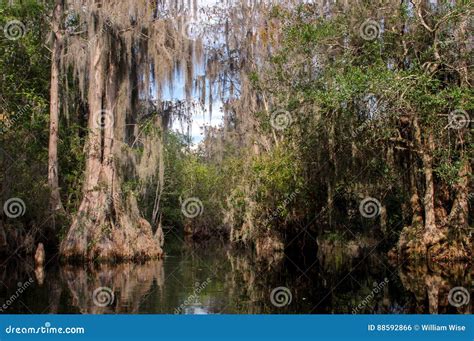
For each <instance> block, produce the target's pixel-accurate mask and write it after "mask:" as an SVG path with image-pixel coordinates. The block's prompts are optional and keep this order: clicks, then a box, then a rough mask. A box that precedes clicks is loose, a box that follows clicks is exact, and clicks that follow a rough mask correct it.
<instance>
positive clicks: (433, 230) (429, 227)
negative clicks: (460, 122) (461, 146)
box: [413, 114, 441, 246]
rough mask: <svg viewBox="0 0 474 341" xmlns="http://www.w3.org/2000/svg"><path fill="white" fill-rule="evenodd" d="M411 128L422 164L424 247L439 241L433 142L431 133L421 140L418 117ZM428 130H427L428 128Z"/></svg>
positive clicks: (415, 117)
mask: <svg viewBox="0 0 474 341" xmlns="http://www.w3.org/2000/svg"><path fill="white" fill-rule="evenodd" d="M413 127H414V129H415V131H414V137H415V142H416V144H417V147H418V149H419V151H420V153H421V159H422V162H423V174H424V176H425V194H424V197H423V209H424V212H425V226H424V234H423V243H424V244H425V245H426V246H430V245H433V244H436V243H437V242H438V241H439V240H440V239H441V233H440V231H439V230H438V228H437V226H436V214H435V205H434V202H435V200H434V199H435V187H434V179H433V152H434V140H433V133H432V132H428V133H427V135H428V136H427V137H426V138H425V139H423V137H422V135H421V128H420V125H419V122H418V117H417V116H416V114H415V116H414V118H413ZM428 129H429V128H428Z"/></svg>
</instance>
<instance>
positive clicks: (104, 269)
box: [0, 236, 473, 314]
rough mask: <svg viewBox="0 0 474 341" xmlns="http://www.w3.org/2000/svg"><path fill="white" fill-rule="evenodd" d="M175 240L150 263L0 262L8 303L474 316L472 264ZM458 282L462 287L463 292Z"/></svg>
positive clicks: (7, 309)
mask: <svg viewBox="0 0 474 341" xmlns="http://www.w3.org/2000/svg"><path fill="white" fill-rule="evenodd" d="M167 245H168V246H167V250H166V251H167V256H166V258H165V259H163V260H160V261H152V262H148V263H145V264H120V265H100V266H99V265H94V266H92V265H90V266H82V267H77V266H60V265H59V264H58V263H57V262H56V261H55V260H54V259H53V260H51V261H49V263H48V264H47V266H46V267H45V269H34V267H33V264H32V262H31V260H29V259H20V258H18V257H12V258H11V259H10V260H9V261H8V262H6V263H3V265H2V267H1V268H0V276H1V277H0V309H2V310H3V311H2V313H97V314H101V313H153V314H173V313H180V314H230V313H245V314H262V313H265V314H267V313H277V314H278V313H314V314H320V313H471V312H472V308H473V304H472V300H469V299H470V297H469V296H471V295H472V294H473V292H472V291H473V285H472V284H473V282H472V281H473V279H472V278H473V277H472V274H473V269H472V267H470V266H469V265H467V264H450V265H446V266H443V267H440V266H434V265H429V264H423V265H420V264H418V265H416V266H415V265H411V266H406V265H403V266H391V265H389V263H388V262H387V260H386V257H385V256H384V255H385V253H381V252H379V251H378V250H370V252H363V253H361V254H358V255H355V256H354V255H352V256H351V257H349V256H347V255H345V253H346V252H345V250H343V249H341V250H335V249H332V250H330V251H326V254H322V251H321V250H320V252H319V255H318V257H317V258H316V257H315V258H303V259H301V258H300V259H295V258H294V257H291V256H289V255H285V256H282V257H280V258H277V259H274V260H273V262H268V261H257V260H255V258H254V257H252V255H250V254H246V253H239V252H236V251H233V250H230V249H229V248H228V247H226V246H225V245H224V244H222V243H220V242H213V243H207V244H201V245H199V246H198V245H193V244H192V243H185V242H182V241H180V238H179V237H172V236H168V239H167ZM455 287H462V288H464V289H456V291H457V294H456V295H455V292H454V291H453V288H455ZM459 290H461V291H459ZM450 291H451V292H452V295H451V296H453V297H454V301H453V299H452V300H451V301H453V302H451V303H454V305H453V304H451V303H450V300H448V297H449V296H450V294H449V293H450ZM272 292H273V295H272ZM466 292H467V296H466ZM458 303H463V304H462V305H460V304H458ZM464 303H466V304H464ZM2 304H3V306H2ZM455 305H460V306H459V307H456V306H455Z"/></svg>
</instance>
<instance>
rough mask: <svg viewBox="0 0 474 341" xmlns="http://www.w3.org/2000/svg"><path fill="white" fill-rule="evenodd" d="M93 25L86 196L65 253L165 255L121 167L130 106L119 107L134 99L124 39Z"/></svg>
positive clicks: (105, 257)
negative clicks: (128, 190) (127, 186)
mask: <svg viewBox="0 0 474 341" xmlns="http://www.w3.org/2000/svg"><path fill="white" fill-rule="evenodd" d="M90 25H91V26H92V27H90V28H89V38H90V41H91V42H92V44H91V46H90V60H89V88H88V102H89V121H88V128H89V136H88V140H87V144H86V170H85V183H84V189H83V191H84V197H83V200H82V202H81V205H80V207H79V210H78V214H77V216H76V217H75V219H74V221H73V223H72V225H71V227H70V229H69V231H68V234H67V236H66V238H65V239H64V240H63V242H62V244H61V249H60V252H61V255H62V256H63V257H64V258H66V259H71V258H73V259H74V258H79V259H85V260H88V261H90V260H103V261H113V260H131V259H140V260H144V259H149V258H157V257H160V256H161V255H162V253H163V252H162V249H161V247H160V241H159V240H156V238H158V237H156V238H155V236H154V235H153V232H152V228H151V225H150V224H149V223H148V222H147V221H146V220H145V219H143V218H141V217H140V213H139V210H138V205H137V202H136V198H135V197H134V196H133V195H132V194H131V193H128V194H127V193H122V192H121V187H122V183H123V179H124V174H121V173H124V172H126V170H125V169H123V168H126V167H122V168H121V167H120V161H121V160H120V155H121V153H123V150H122V148H123V143H125V142H124V141H125V140H126V138H124V132H125V126H126V108H124V107H123V105H118V104H119V103H125V102H126V100H125V99H124V98H125V97H127V98H128V96H129V95H130V92H129V90H130V89H129V83H128V81H129V77H130V74H128V73H127V72H125V75H124V74H123V73H122V72H123V71H124V70H126V66H125V65H123V64H121V63H124V60H123V59H122V58H120V57H117V56H118V55H119V53H120V52H123V51H122V50H120V49H121V47H122V46H121V42H120V37H117V36H116V35H115V33H116V32H113V30H112V29H109V30H107V31H105V30H102V32H100V33H99V34H98V35H96V34H95V32H96V28H95V27H94V26H93V25H94V23H92V24H90ZM109 34H110V36H108V35H109ZM121 96H122V97H121ZM117 137H121V138H120V139H116V138H117ZM120 140H122V141H120Z"/></svg>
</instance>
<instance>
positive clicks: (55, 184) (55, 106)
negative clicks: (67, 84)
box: [48, 0, 64, 212]
mask: <svg viewBox="0 0 474 341" xmlns="http://www.w3.org/2000/svg"><path fill="white" fill-rule="evenodd" d="M62 15H63V0H56V4H55V6H54V9H53V22H52V26H53V27H52V31H53V46H52V53H51V92H50V112H49V124H50V127H49V148H48V185H49V188H50V191H51V195H50V207H51V210H52V211H53V212H58V211H60V212H63V211H64V208H63V205H62V203H61V196H60V193H59V179H58V173H59V171H58V130H59V75H60V71H59V70H60V62H61V52H62V49H63V35H62V33H61V18H62Z"/></svg>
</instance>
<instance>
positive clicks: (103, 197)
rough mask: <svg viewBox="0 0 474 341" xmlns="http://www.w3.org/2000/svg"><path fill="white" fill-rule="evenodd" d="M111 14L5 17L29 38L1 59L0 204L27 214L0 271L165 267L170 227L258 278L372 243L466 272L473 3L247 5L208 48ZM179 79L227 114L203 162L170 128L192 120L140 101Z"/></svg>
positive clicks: (142, 11) (9, 237)
mask: <svg viewBox="0 0 474 341" xmlns="http://www.w3.org/2000/svg"><path fill="white" fill-rule="evenodd" d="M84 3H88V2H87V1H85V2H84ZM92 3H94V4H92ZM102 5H103V6H98V5H97V4H96V3H95V2H91V4H89V7H88V8H87V10H85V11H83V12H84V13H81V12H80V10H78V9H77V8H76V7H75V6H73V5H72V4H69V3H68V2H67V1H66V2H63V1H59V0H58V1H49V2H48V1H46V2H44V4H42V5H39V4H38V3H37V2H36V1H33V0H30V1H23V2H22V3H20V4H15V5H13V6H10V5H8V4H7V1H2V7H1V12H0V23H1V24H2V26H4V25H6V24H7V22H9V21H11V20H13V19H15V20H19V21H20V22H21V23H23V24H24V25H25V28H26V30H25V34H24V35H23V36H22V37H21V38H20V39H15V40H12V39H8V37H5V36H3V37H2V38H1V41H0V44H1V47H2V48H1V49H0V53H1V54H2V55H1V58H0V68H1V72H2V77H3V78H2V83H1V85H0V87H1V93H2V106H1V111H2V112H1V115H2V116H1V118H2V124H3V130H2V134H1V141H2V142H1V150H0V151H1V153H2V156H1V163H2V171H1V173H0V182H1V186H2V203H4V202H6V201H7V200H8V199H9V198H13V197H15V198H22V199H23V200H24V202H25V204H26V205H25V206H26V213H25V214H24V215H23V216H22V217H19V218H16V219H11V218H9V217H8V216H5V215H2V218H1V221H0V224H1V225H0V230H1V231H0V232H1V233H0V237H1V239H2V241H1V242H2V247H3V252H5V253H9V252H12V250H17V249H21V250H23V251H24V252H27V253H28V252H33V251H34V248H35V245H36V244H37V243H38V242H43V243H46V244H47V245H48V247H49V248H52V249H54V248H58V247H59V245H61V253H62V254H63V256H64V257H65V258H86V259H97V258H102V259H106V260H110V259H130V258H148V257H157V256H160V255H161V254H162V252H161V246H163V238H162V232H161V230H162V228H163V227H164V228H173V229H177V230H180V231H184V233H185V234H186V235H187V236H190V237H191V238H192V239H194V240H203V239H209V238H212V237H219V238H223V239H224V240H228V241H229V242H230V243H231V244H232V245H233V246H235V247H244V248H249V249H252V250H255V252H256V254H257V256H258V257H259V258H262V259H269V258H272V259H275V258H278V257H279V256H278V255H279V254H280V253H281V252H282V251H285V250H286V251H288V252H296V253H300V254H303V253H313V254H315V253H316V252H317V248H318V246H317V244H319V247H320V248H324V247H328V244H334V243H339V242H343V243H345V245H349V242H351V241H356V244H357V246H356V247H361V246H363V245H368V244H371V243H374V239H375V240H377V243H382V244H383V245H384V247H385V249H386V251H389V250H390V249H391V251H390V256H391V257H393V258H399V259H401V258H406V257H409V258H410V257H416V258H420V257H421V258H423V257H426V256H427V255H428V256H429V257H430V258H431V259H435V260H438V261H442V260H446V259H449V260H454V259H456V260H466V259H470V258H471V255H472V239H471V237H472V234H471V233H470V227H472V195H471V192H472V153H473V148H472V147H473V141H472V134H471V133H472V131H471V121H470V118H471V116H472V111H473V109H474V101H473V97H474V96H473V90H472V81H473V80H472V65H471V64H472V14H473V4H472V2H471V1H468V0H465V1H464V0H459V1H439V2H437V3H436V4H433V3H432V2H430V1H424V0H412V1H406V0H403V1H355V2H354V3H351V5H350V6H349V4H348V3H346V4H342V3H337V4H332V5H329V4H326V5H324V6H323V5H321V4H320V3H319V2H315V4H293V3H291V2H289V4H287V3H286V2H285V1H282V2H281V4H279V5H278V4H277V5H269V4H262V3H259V2H252V3H249V4H246V3H245V4H244V3H241V2H238V3H236V4H234V5H233V6H231V7H230V9H228V11H229V13H231V14H230V15H229V16H227V15H225V16H224V15H222V16H219V17H218V18H219V19H220V20H215V21H214V22H213V23H215V27H214V26H212V27H209V28H207V29H208V31H207V32H208V34H220V36H219V37H220V38H219V39H217V42H218V43H216V42H214V45H212V46H211V47H209V46H206V43H205V41H201V40H200V39H198V40H197V41H191V40H189V39H186V38H183V37H179V36H178V35H177V32H179V31H180V30H181V28H178V29H177V30H176V27H175V26H174V25H173V23H172V22H173V21H174V20H171V21H170V17H167V16H163V17H161V16H160V15H159V14H157V11H159V10H160V9H161V7H160V5H158V3H156V4H155V2H153V4H147V3H146V2H144V3H143V4H142V3H140V4H133V2H128V1H123V2H121V3H120V4H119V3H118V2H115V1H104V3H103V4H102ZM256 8H259V9H260V10H259V11H256ZM128 9H130V11H129V13H132V12H133V13H136V15H137V16H142V17H149V18H151V19H150V22H148V21H146V20H145V21H143V22H140V23H137V22H136V21H134V20H133V18H123V17H120V15H119V14H120V13H121V12H124V11H127V10H128ZM170 13H171V14H170V15H171V19H173V15H176V16H178V15H181V14H180V12H176V13H178V14H176V13H175V12H173V11H170ZM217 13H218V11H217ZM239 13H244V14H247V15H249V17H250V18H251V19H253V20H248V22H245V23H242V22H240V21H239V18H240V16H239ZM249 13H252V14H249ZM107 15H110V16H111V17H113V16H114V15H115V17H114V18H115V19H114V18H112V19H114V20H109V18H108V17H107ZM217 15H219V13H218V14H217ZM219 25H220V26H219ZM222 25H223V26H225V30H224V31H223V32H222V30H219V27H222ZM178 27H181V26H179V25H178ZM51 32H52V33H51ZM216 32H217V33H216ZM144 37H145V38H144ZM84 41H86V42H87V44H86V46H84ZM220 41H223V43H222V46H219V42H220ZM45 42H47V44H46V45H45ZM55 42H56V43H55ZM58 49H59V50H58ZM203 51H204V52H203ZM202 55H204V57H202ZM49 56H51V58H50V57H49ZM55 56H56V57H55ZM160 58H162V59H163V60H164V61H163V60H161V59H160ZM200 58H202V59H204V61H203V62H202V63H203V65H204V69H205V70H206V74H205V78H206V79H204V80H203V79H200V78H199V77H197V78H198V79H197V80H195V79H193V75H194V71H193V64H194V63H200V62H199V59H200ZM157 60H160V63H158V62H157ZM55 63H56V64H57V68H56V71H57V74H58V75H59V78H58V77H56V78H55V77H54V70H55V67H54V65H55ZM47 65H48V66H51V72H50V67H46V66H47ZM177 65H178V66H177ZM175 68H179V69H184V73H185V74H186V77H185V78H186V79H185V82H186V92H187V93H186V95H187V98H186V101H189V102H192V100H193V98H192V97H193V95H194V94H195V93H199V94H200V95H199V96H198V97H199V100H200V102H201V103H200V105H202V106H205V105H206V104H209V103H208V102H210V104H209V105H210V106H211V107H212V97H213V96H218V97H220V99H221V100H222V101H223V112H224V119H223V124H222V126H221V127H219V128H209V129H206V132H205V137H204V140H203V142H202V143H200V145H199V146H197V147H195V146H192V144H191V142H190V139H189V138H188V137H187V136H186V135H183V134H180V133H177V132H173V131H172V130H171V129H170V127H171V125H172V122H173V120H174V119H176V118H177V117H179V118H182V117H183V116H186V115H189V113H190V112H192V108H193V107H192V106H187V105H178V104H177V103H169V102H167V101H165V100H160V99H159V98H160V93H157V94H149V93H148V92H149V90H148V89H150V88H153V89H154V90H156V89H160V91H161V90H162V88H164V87H166V86H167V85H168V83H169V82H170V78H172V77H173V76H172V74H173V72H175ZM150 70H153V71H152V72H151V75H150V74H149V73H150ZM170 75H171V76H170ZM55 82H56V83H57V85H58V86H56V87H53V85H54V84H55ZM171 83H172V82H171ZM150 84H154V85H153V86H150ZM196 84H197V85H196ZM215 86H218V88H219V90H218V91H217V90H215V91H212V89H213V88H214V87H215ZM208 87H209V88H208ZM54 89H57V91H56V92H59V94H58V93H56V94H54V92H55V91H54ZM206 89H207V93H206ZM55 100H56V101H59V102H60V103H57V108H58V109H57V110H59V111H58V114H59V116H58V119H59V121H58V123H59V129H58V130H57V134H58V139H57V153H54V152H53V153H52V149H53V151H54V148H55V147H54V146H55V145H56V143H55V142H54V141H55V133H56V130H55V128H54V129H53V128H51V129H50V124H51V122H56V120H55V117H54V115H52V114H53V111H54V106H53V105H51V104H52V103H53V102H54V101H55ZM48 108H49V111H48ZM103 113H107V114H108V113H112V118H113V120H112V121H113V123H114V124H108V123H107V120H108V119H110V117H109V116H106V117H103V116H101V115H102V114H103ZM103 120H105V122H103ZM97 121H100V122H102V125H100V126H99V129H97V127H95V126H94V122H97ZM48 123H49V124H48ZM54 126H56V125H54ZM130 126H132V127H130ZM48 134H49V135H48ZM48 138H49V150H48ZM52 141H53V143H52ZM108 141H112V142H111V143H109V142H108ZM51 143H52V144H51ZM52 146H53V147H52ZM56 154H57V159H58V160H57V166H56V167H55V166H54V163H55V161H54V159H55V155H56ZM48 163H49V165H48ZM55 169H56V170H55ZM58 170H59V171H58ZM56 172H57V179H55V173H56ZM55 182H57V184H56V183H55ZM58 193H59V194H58ZM58 195H59V197H58ZM187 205H191V206H189V207H187ZM316 240H317V242H316ZM164 243H165V244H164V245H165V246H166V241H165V242H164Z"/></svg>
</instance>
